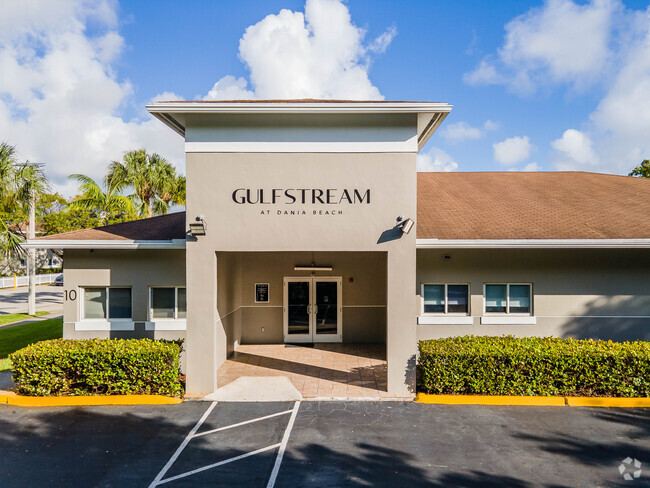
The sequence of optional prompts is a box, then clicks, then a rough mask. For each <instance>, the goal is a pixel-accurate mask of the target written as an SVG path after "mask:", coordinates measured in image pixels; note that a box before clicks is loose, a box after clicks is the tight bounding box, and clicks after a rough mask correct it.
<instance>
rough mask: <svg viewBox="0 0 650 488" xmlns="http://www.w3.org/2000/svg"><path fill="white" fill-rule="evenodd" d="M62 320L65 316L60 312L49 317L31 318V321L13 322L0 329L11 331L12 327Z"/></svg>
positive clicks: (49, 314)
mask: <svg viewBox="0 0 650 488" xmlns="http://www.w3.org/2000/svg"><path fill="white" fill-rule="evenodd" d="M61 318H63V314H61V313H60V312H54V313H48V314H47V315H41V316H40V317H31V318H29V319H25V320H20V321H18V322H11V323H9V324H4V325H0V329H9V328H11V327H17V326H19V325H25V324H31V323H32V322H42V321H43V320H50V319H61Z"/></svg>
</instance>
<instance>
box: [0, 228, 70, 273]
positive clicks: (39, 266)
mask: <svg viewBox="0 0 650 488" xmlns="http://www.w3.org/2000/svg"><path fill="white" fill-rule="evenodd" d="M28 226H29V224H28V222H21V223H20V224H19V225H18V226H17V228H16V231H18V232H19V233H20V234H22V235H23V236H25V235H27V228H28ZM36 235H37V236H41V235H43V229H42V227H41V226H40V225H39V224H38V223H37V224H36ZM26 258H27V256H15V255H10V256H9V257H6V258H4V259H0V277H3V276H14V275H24V274H26V273H27V259H26ZM62 266H63V259H62V258H61V256H59V255H58V254H57V253H56V252H55V250H53V249H37V251H36V271H37V272H39V271H41V272H45V273H47V272H52V271H57V270H59V269H60V268H61V267H62Z"/></svg>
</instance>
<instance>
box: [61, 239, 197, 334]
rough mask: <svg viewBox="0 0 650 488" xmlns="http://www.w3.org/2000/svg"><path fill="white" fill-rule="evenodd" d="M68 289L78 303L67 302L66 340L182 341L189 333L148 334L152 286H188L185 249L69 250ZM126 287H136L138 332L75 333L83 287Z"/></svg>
mask: <svg viewBox="0 0 650 488" xmlns="http://www.w3.org/2000/svg"><path fill="white" fill-rule="evenodd" d="M63 283H64V290H65V291H67V292H68V293H67V294H66V295H67V296H68V297H70V296H71V294H70V291H75V292H76V300H71V299H68V300H65V301H64V303H63V321H64V325H63V337H64V338H66V339H86V338H128V337H149V338H152V339H178V338H184V337H185V331H145V324H144V322H145V321H147V319H148V306H149V287H151V286H184V285H185V251H183V250H114V251H109V250H94V251H90V250H66V252H65V265H64V269H63ZM86 286H89V287H90V286H125V287H131V288H132V291H131V293H132V300H133V320H134V322H135V330H134V331H75V322H78V321H79V320H80V316H79V313H80V306H81V292H80V291H81V288H83V287H86Z"/></svg>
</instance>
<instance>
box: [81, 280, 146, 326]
mask: <svg viewBox="0 0 650 488" xmlns="http://www.w3.org/2000/svg"><path fill="white" fill-rule="evenodd" d="M86 288H104V289H105V290H106V304H105V305H106V317H104V318H101V319H87V318H85V317H84V315H85V310H84V303H85V301H86ZM111 288H128V289H130V290H131V317H129V318H119V319H112V318H110V301H109V300H110V294H111V292H110V289H111ZM79 297H80V300H79V320H78V322H75V323H74V324H75V330H80V331H81V330H86V331H88V330H91V331H95V330H106V331H110V330H128V331H131V330H134V327H135V322H134V321H133V287H132V286H128V285H115V286H101V285H83V286H80V287H79Z"/></svg>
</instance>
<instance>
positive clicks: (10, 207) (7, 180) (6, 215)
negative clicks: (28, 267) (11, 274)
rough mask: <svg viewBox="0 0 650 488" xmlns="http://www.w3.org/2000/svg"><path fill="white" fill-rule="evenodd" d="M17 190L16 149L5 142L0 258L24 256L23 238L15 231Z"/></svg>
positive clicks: (0, 156) (0, 166)
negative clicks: (15, 195)
mask: <svg viewBox="0 0 650 488" xmlns="http://www.w3.org/2000/svg"><path fill="white" fill-rule="evenodd" d="M15 190H16V149H15V148H14V146H10V145H9V144H7V143H5V142H3V143H1V144H0V256H1V257H2V258H8V257H9V256H10V255H11V254H22V248H21V247H20V242H21V240H22V239H21V237H20V235H19V234H17V233H16V232H14V231H13V229H12V224H13V223H14V219H15V214H14V211H15V206H16V202H15V199H14V192H15Z"/></svg>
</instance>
